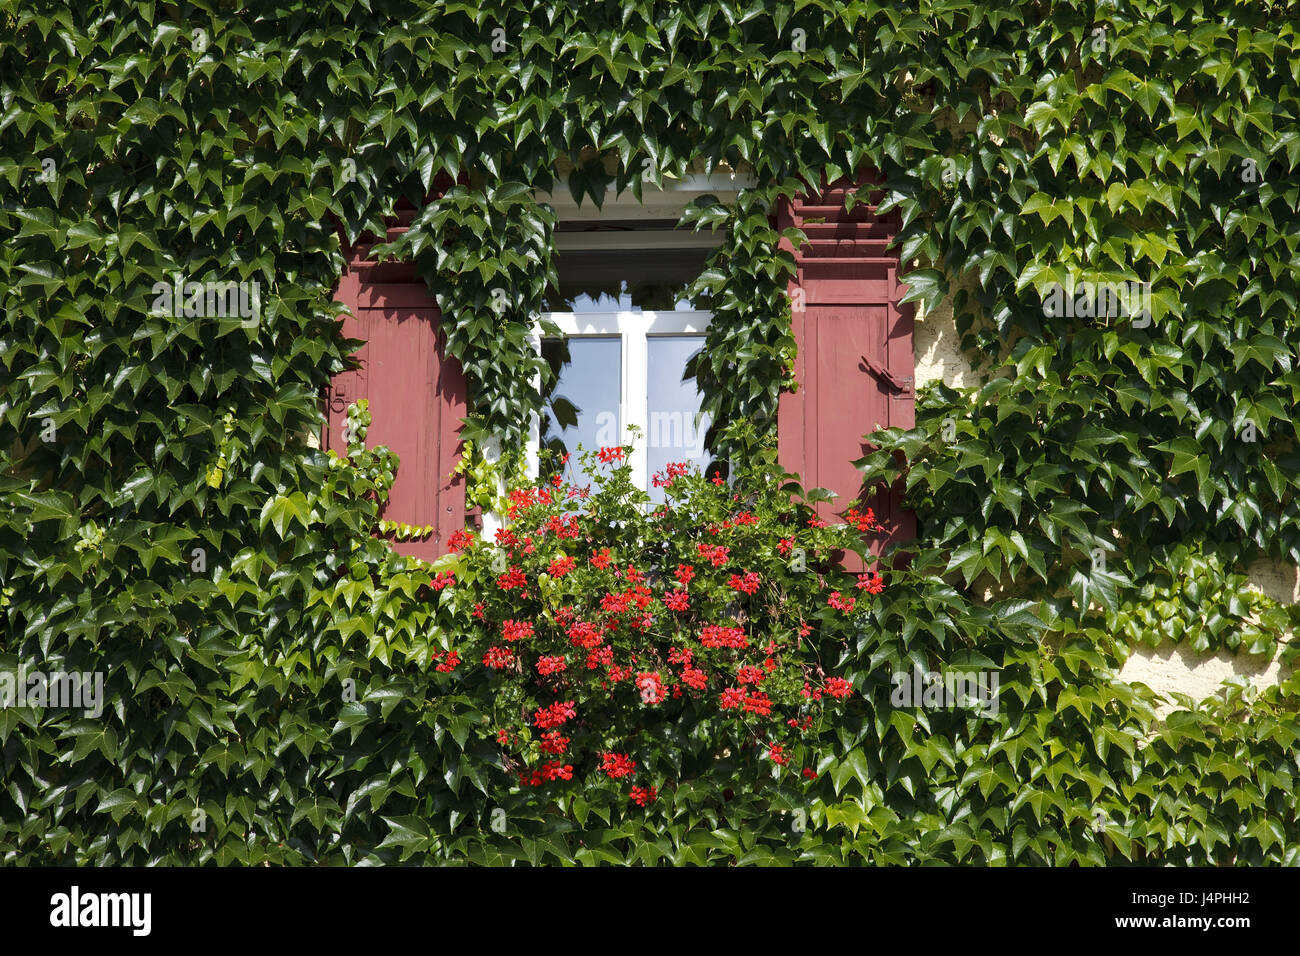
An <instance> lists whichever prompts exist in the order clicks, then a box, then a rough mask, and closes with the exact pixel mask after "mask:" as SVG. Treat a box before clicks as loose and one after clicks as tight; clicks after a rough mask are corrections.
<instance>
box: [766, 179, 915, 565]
mask: <svg viewBox="0 0 1300 956" xmlns="http://www.w3.org/2000/svg"><path fill="white" fill-rule="evenodd" d="M867 181H868V180H867V179H866V178H865V177H864V179H863V180H860V182H864V183H865V182H867ZM848 188H851V184H849V183H847V182H844V181H841V182H840V183H836V184H834V185H832V186H831V187H829V188H826V189H824V190H823V191H822V193H821V194H820V195H812V196H799V197H796V198H795V200H794V201H793V202H792V203H782V205H781V208H780V209H778V211H777V224H778V226H779V228H781V229H785V228H788V227H790V226H798V227H799V228H801V229H802V230H803V231H804V232H805V234H806V235H807V236H808V241H807V242H805V243H804V244H803V246H802V247H801V248H800V249H799V251H798V252H797V253H795V260H796V263H797V267H798V272H797V275H796V277H795V280H794V282H793V283H792V285H791V287H790V293H791V296H792V301H793V302H794V304H795V310H794V313H793V315H794V334H795V340H796V342H797V343H798V348H799V354H798V357H797V358H796V360H795V377H796V379H797V380H798V382H799V386H800V387H799V391H797V392H787V393H784V394H783V395H782V396H781V405H780V410H779V415H778V441H779V449H780V460H781V464H782V465H783V466H784V467H786V468H787V469H789V470H790V471H793V472H796V473H798V474H799V475H800V476H801V477H802V478H803V484H804V487H805V488H815V487H820V488H827V489H829V490H831V491H834V492H836V493H837V494H838V495H839V497H838V498H837V499H836V500H835V501H834V502H827V503H822V504H819V505H818V506H817V511H818V514H819V515H820V516H821V517H822V518H823V519H825V520H828V521H836V520H842V516H843V514H844V511H845V510H847V508H848V506H849V503H850V502H851V501H853V500H854V499H857V498H859V497H861V496H862V495H863V493H864V492H866V491H868V490H869V489H865V488H864V487H863V484H862V473H861V472H859V471H858V470H857V469H856V468H854V467H853V465H852V464H851V462H852V461H854V460H855V459H857V458H861V457H862V456H863V455H865V454H866V453H867V452H868V451H870V450H871V449H872V447H873V446H871V445H869V444H867V443H865V442H864V441H863V440H862V436H863V435H864V434H866V433H867V432H869V431H871V430H872V429H873V428H875V427H877V426H883V427H889V426H896V427H900V428H911V427H912V426H913V425H915V423H916V419H915V394H914V390H913V380H914V375H915V361H914V357H913V354H912V309H911V305H910V304H908V305H903V304H900V303H899V299H900V298H901V297H902V295H903V293H904V287H902V286H900V285H899V283H898V269H899V262H898V257H897V256H896V255H890V254H889V253H887V252H886V251H885V247H886V246H887V245H888V244H889V241H890V240H891V239H892V237H893V235H894V234H895V233H896V232H897V230H898V220H897V217H896V216H894V215H890V216H884V217H881V216H878V215H877V214H876V203H875V200H876V199H877V197H875V196H871V197H870V198H871V200H872V201H871V202H866V201H862V202H859V203H857V204H856V205H854V207H853V209H852V210H851V211H849V212H846V211H845V209H844V198H845V193H846V191H847V189H848ZM858 195H859V198H860V199H862V200H866V199H867V198H868V195H867V188H865V187H864V188H862V189H861V191H860V192H859V194H858ZM784 242H785V240H783V243H784ZM787 248H791V247H790V246H787ZM792 251H793V250H792ZM800 304H802V305H803V306H804V309H803V311H799V309H798V306H799V305H800ZM867 503H868V505H870V506H871V507H872V508H874V509H875V512H876V516H877V517H878V518H879V520H880V521H881V523H882V524H884V525H885V529H886V530H885V532H884V533H882V534H876V535H870V536H868V541H869V544H870V547H871V553H872V554H874V555H879V554H880V553H881V551H882V550H883V549H884V547H885V546H886V545H887V544H889V543H890V542H891V541H894V540H906V539H909V538H912V537H914V536H915V534H916V519H915V515H913V514H912V512H910V511H907V510H905V509H904V508H903V507H902V504H901V492H900V490H899V489H884V488H880V489H875V490H872V491H871V494H870V496H869V497H868V498H867ZM849 566H850V567H851V568H853V569H854V570H857V569H858V562H857V561H856V559H853V558H851V557H850V559H849Z"/></svg>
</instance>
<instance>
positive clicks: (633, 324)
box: [618, 312, 654, 489]
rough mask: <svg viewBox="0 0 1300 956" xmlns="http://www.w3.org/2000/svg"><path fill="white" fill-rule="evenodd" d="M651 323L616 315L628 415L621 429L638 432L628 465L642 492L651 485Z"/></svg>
mask: <svg viewBox="0 0 1300 956" xmlns="http://www.w3.org/2000/svg"><path fill="white" fill-rule="evenodd" d="M653 321H654V317H653V314H647V313H638V312H620V313H619V315H618V325H619V329H620V330H621V331H622V334H623V407H624V409H626V414H627V418H626V420H625V421H624V422H623V428H624V431H625V432H626V429H627V427H628V426H629V425H635V426H637V427H638V428H640V429H641V438H640V439H639V440H638V441H637V442H636V443H635V444H634V445H633V446H632V455H631V459H630V462H629V463H630V464H631V466H632V480H633V481H634V482H636V484H637V485H639V486H640V487H641V488H642V489H645V488H647V487H649V484H650V479H649V475H648V474H647V469H648V468H649V461H648V455H647V453H646V448H647V443H648V442H649V440H650V429H649V422H648V418H649V414H648V409H647V401H646V392H647V388H648V374H649V365H648V354H647V352H648V350H647V346H646V326H647V325H648V324H649V323H650V322H653Z"/></svg>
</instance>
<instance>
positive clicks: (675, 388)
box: [646, 335, 709, 501]
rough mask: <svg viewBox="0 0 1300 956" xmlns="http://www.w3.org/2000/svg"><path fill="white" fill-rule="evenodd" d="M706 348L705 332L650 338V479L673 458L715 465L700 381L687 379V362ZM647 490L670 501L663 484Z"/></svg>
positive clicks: (700, 466) (648, 403) (675, 460)
mask: <svg viewBox="0 0 1300 956" xmlns="http://www.w3.org/2000/svg"><path fill="white" fill-rule="evenodd" d="M703 346H704V336H702V335H652V336H650V337H649V338H648V339H647V340H646V348H647V350H648V358H649V363H648V364H649V370H648V371H649V374H648V376H647V379H646V380H647V395H646V399H647V401H646V411H647V412H648V414H649V420H648V421H647V422H646V446H647V447H646V460H647V464H648V466H649V477H650V478H653V477H654V475H655V474H656V473H657V472H661V471H663V470H664V469H665V468H666V467H667V465H668V463H669V462H670V461H672V462H678V461H685V462H693V463H695V464H696V465H698V466H699V468H700V469H701V470H703V469H704V468H705V467H706V466H707V465H708V463H709V459H708V456H707V455H706V454H705V451H704V435H705V433H706V432H707V431H708V428H709V419H708V416H707V415H702V416H700V420H699V423H698V425H697V424H696V414H697V413H698V412H699V410H700V393H699V391H698V389H697V388H696V386H695V379H693V378H692V379H689V380H686V381H683V377H684V375H685V372H686V362H687V360H689V359H690V357H691V356H692V355H694V354H695V353H696V352H698V351H699V350H700V349H701V348H703ZM647 484H651V487H650V488H648V489H647V490H648V491H649V492H650V496H651V497H652V498H653V499H654V500H655V501H663V500H664V492H663V489H662V488H655V487H653V484H652V483H651V482H647Z"/></svg>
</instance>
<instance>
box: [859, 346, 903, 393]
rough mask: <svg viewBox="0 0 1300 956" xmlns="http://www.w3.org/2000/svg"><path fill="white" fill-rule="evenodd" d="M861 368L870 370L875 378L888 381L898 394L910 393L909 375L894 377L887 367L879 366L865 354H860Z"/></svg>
mask: <svg viewBox="0 0 1300 956" xmlns="http://www.w3.org/2000/svg"><path fill="white" fill-rule="evenodd" d="M862 369H863V371H867V372H870V373H871V374H872V375H874V376H876V378H878V379H880V380H882V381H884V382H886V383H888V384H889V385H890V386H891V387H892V388H893V389H894V391H896V392H898V393H899V395H911V394H912V378H911V376H908V377H907V378H902V379H900V378H895V377H894V374H893V373H892V372H890V371H889V369H887V368H881V367H880V366H879V365H877V364H876V363H875V362H873V361H871V359H869V358H867V357H866V356H865V355H864V356H862Z"/></svg>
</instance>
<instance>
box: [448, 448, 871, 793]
mask: <svg viewBox="0 0 1300 956" xmlns="http://www.w3.org/2000/svg"><path fill="white" fill-rule="evenodd" d="M630 451H631V449H630V447H628V446H623V447H613V448H601V449H599V450H598V451H596V452H584V453H582V454H581V455H580V456H578V457H579V461H581V464H582V466H583V467H582V469H581V470H578V469H575V468H574V465H576V464H578V461H575V462H572V463H571V462H570V461H569V456H568V455H564V456H563V457H557V458H554V459H551V460H550V461H549V462H548V463H547V464H548V465H549V470H550V474H544V476H543V477H542V478H541V479H539V481H538V483H537V484H536V485H534V486H531V487H518V488H514V489H512V490H510V491H509V496H508V497H509V507H508V514H507V516H506V517H507V518H508V524H507V525H506V527H504V528H502V529H500V530H498V531H497V532H496V533H495V535H494V536H493V537H492V540H485V539H483V538H482V537H479V536H478V535H476V534H474V533H473V532H470V531H462V532H457V533H456V534H455V535H454V536H453V540H452V541H451V547H452V549H453V551H454V554H453V555H450V556H448V557H447V558H445V559H443V560H441V561H439V562H438V564H437V566H436V567H437V569H438V570H437V572H436V573H435V575H434V577H433V578H432V580H431V581H430V589H431V600H435V601H437V602H438V605H439V614H438V619H439V621H440V626H441V645H442V646H441V648H440V649H439V650H436V651H435V652H434V653H433V655H432V657H433V660H432V661H431V666H433V667H434V668H436V669H437V670H438V671H441V672H442V673H443V674H445V675H446V677H445V680H446V681H448V682H449V684H460V685H461V686H459V687H458V688H457V690H461V691H465V690H471V691H477V692H478V694H479V699H490V700H492V701H493V702H494V704H493V706H494V716H493V719H492V722H491V726H490V727H488V726H485V727H483V728H481V730H482V732H483V733H484V734H485V735H490V736H491V737H492V738H494V739H495V741H496V744H497V745H498V746H499V748H500V756H501V760H500V766H501V768H502V769H503V770H504V771H506V773H507V774H508V775H509V776H508V777H505V778H503V780H502V785H504V786H508V787H514V786H518V787H524V788H531V787H538V788H554V787H615V788H619V789H620V790H621V792H622V793H624V794H625V795H626V797H627V798H628V799H630V800H632V801H633V802H635V803H638V804H640V805H642V806H646V805H648V804H650V803H652V802H654V801H655V800H656V799H657V798H658V797H659V796H660V794H661V793H662V792H663V791H664V788H665V787H671V786H673V785H674V784H675V783H677V782H678V781H680V780H682V779H686V778H689V777H693V776H695V775H697V774H699V773H701V772H703V771H705V770H706V769H708V764H709V763H710V762H717V761H723V760H729V761H731V762H733V763H734V764H735V765H736V766H737V767H738V768H743V769H742V770H741V771H740V772H738V773H737V775H736V779H737V780H738V781H741V780H743V779H744V778H747V777H748V778H750V779H753V780H758V779H761V778H763V777H766V776H769V775H771V774H775V775H776V776H778V777H781V776H787V775H788V776H789V777H790V778H792V779H793V780H796V781H802V780H811V779H814V778H815V777H816V776H817V764H818V760H819V757H820V756H821V755H819V754H818V753H815V752H814V751H813V750H812V749H811V748H810V747H809V746H807V744H806V741H807V740H809V739H811V738H812V737H815V734H813V733H810V731H813V730H814V729H815V728H816V727H817V725H818V724H819V722H820V720H821V719H822V716H823V713H824V711H825V710H826V708H828V707H834V706H837V704H838V703H839V702H841V701H843V700H844V699H845V698H847V697H849V696H850V695H851V694H853V693H854V688H853V686H852V685H851V684H850V682H849V681H847V680H845V679H843V678H841V677H837V676H835V675H833V674H830V673H827V670H826V667H825V666H824V662H825V661H826V660H828V659H829V655H830V653H831V652H832V651H834V650H835V648H834V645H836V644H839V645H840V646H841V648H842V646H843V644H844V642H845V641H847V640H848V639H849V637H850V636H852V635H853V634H854V632H855V625H854V621H855V618H856V617H857V615H859V614H861V613H862V612H863V611H864V610H865V608H866V607H867V605H868V604H869V602H870V601H871V599H872V595H874V594H877V593H879V592H880V590H881V589H882V588H883V587H884V584H885V582H884V580H883V578H882V577H881V575H880V574H879V573H878V572H868V573H865V574H857V575H855V574H851V573H849V572H847V571H845V570H844V568H843V566H842V565H841V564H840V563H839V560H838V558H839V557H840V556H841V555H843V553H844V552H846V551H848V550H857V551H859V552H861V549H862V548H863V541H862V533H863V532H867V531H877V530H880V528H879V525H878V523H877V522H876V519H875V516H874V514H873V513H872V511H871V510H870V509H864V510H861V511H859V510H858V509H857V508H850V509H848V510H847V511H846V512H845V514H846V515H847V517H848V519H849V523H847V524H827V523H826V522H824V521H822V520H820V519H818V518H817V516H816V514H815V512H814V511H813V508H812V507H811V506H810V504H809V503H808V502H809V500H815V498H816V496H815V495H810V496H808V497H807V498H804V497H803V496H802V489H799V488H798V486H797V485H795V484H793V483H792V482H791V481H790V477H791V476H789V475H787V474H785V473H784V472H782V471H781V470H780V469H779V468H776V467H774V466H772V465H771V464H770V463H767V464H763V465H760V466H756V467H751V468H749V469H748V470H745V471H741V472H739V473H737V474H735V475H733V476H731V477H730V479H724V478H723V477H722V476H721V475H720V474H718V473H716V472H715V473H712V474H701V473H700V472H699V471H698V470H697V469H692V468H690V467H688V466H687V465H686V464H685V463H673V464H669V465H668V466H667V468H666V469H665V470H664V471H663V472H661V473H659V474H656V475H655V476H654V478H653V484H654V486H655V487H656V488H662V489H663V492H664V495H665V500H664V501H663V502H662V503H658V504H655V503H653V502H652V501H651V498H650V496H648V495H647V494H646V493H645V492H643V491H641V490H639V489H637V488H636V487H635V486H634V485H633V483H632V480H631V469H630V466H629V464H628V455H629V453H630ZM575 473H576V474H579V475H586V476H591V475H594V476H595V479H594V481H592V483H591V484H588V485H580V484H576V483H575V482H574V479H573V476H574V474H575ZM482 683H486V684H487V685H488V686H486V687H484V686H482ZM449 690H450V687H449ZM742 785H743V784H742Z"/></svg>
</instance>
